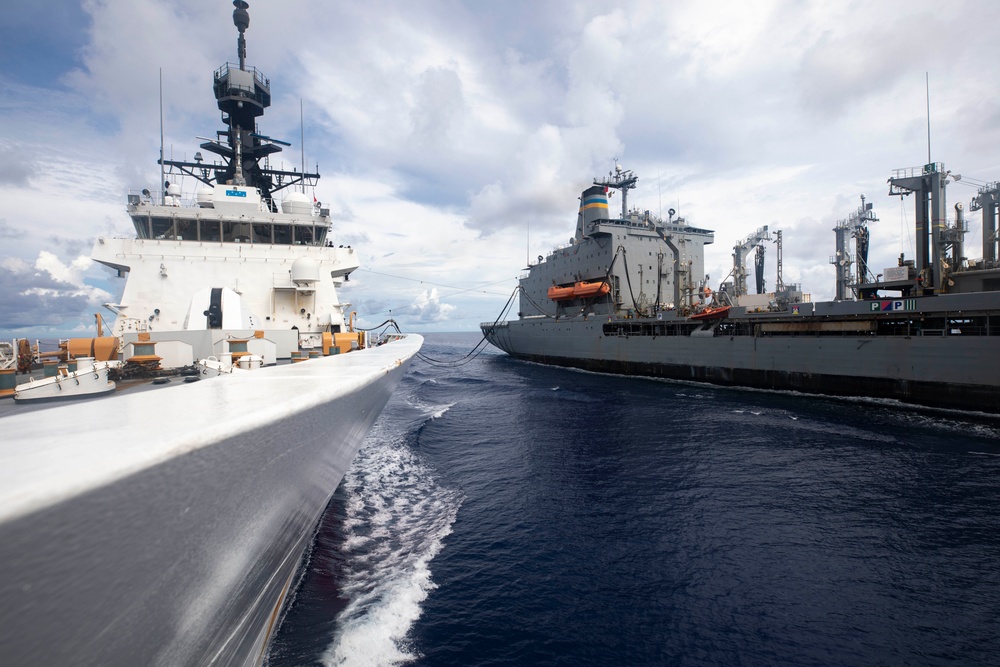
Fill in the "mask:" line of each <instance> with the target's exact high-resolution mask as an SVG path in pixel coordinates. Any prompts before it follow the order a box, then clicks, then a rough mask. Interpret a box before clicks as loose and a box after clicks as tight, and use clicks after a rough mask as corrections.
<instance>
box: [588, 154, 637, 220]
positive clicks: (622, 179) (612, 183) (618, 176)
mask: <svg viewBox="0 0 1000 667" xmlns="http://www.w3.org/2000/svg"><path fill="white" fill-rule="evenodd" d="M638 180H639V177H638V176H636V175H635V174H634V173H633V172H632V170H631V169H622V166H621V165H620V164H618V160H615V169H614V171H611V172H608V175H607V177H606V178H602V179H601V180H598V179H596V178H595V179H594V185H603V186H604V187H606V188H614V189H615V190H620V191H621V193H622V220H624V219H626V218H627V217H628V191H629V190H632V189H634V188H635V184H636V182H637V181H638Z"/></svg>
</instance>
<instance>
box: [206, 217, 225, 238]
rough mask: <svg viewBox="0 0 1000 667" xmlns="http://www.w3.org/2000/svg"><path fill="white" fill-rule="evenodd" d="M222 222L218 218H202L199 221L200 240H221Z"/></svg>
mask: <svg viewBox="0 0 1000 667" xmlns="http://www.w3.org/2000/svg"><path fill="white" fill-rule="evenodd" d="M221 227H222V223H221V222H220V221H219V220H202V221H201V240H202V241H215V242H218V241H221V240H222V229H221Z"/></svg>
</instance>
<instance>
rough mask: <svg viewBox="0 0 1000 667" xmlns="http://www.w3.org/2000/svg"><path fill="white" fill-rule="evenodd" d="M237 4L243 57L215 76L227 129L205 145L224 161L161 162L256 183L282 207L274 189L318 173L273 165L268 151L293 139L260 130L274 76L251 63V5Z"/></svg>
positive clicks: (204, 175) (204, 177)
mask: <svg viewBox="0 0 1000 667" xmlns="http://www.w3.org/2000/svg"><path fill="white" fill-rule="evenodd" d="M233 6H234V7H235V9H234V10H233V24H234V25H235V26H236V29H237V31H239V36H238V37H237V40H236V56H237V60H238V63H226V64H224V65H222V66H221V67H220V68H219V69H217V70H216V71H215V74H214V76H213V90H214V92H215V99H216V103H217V104H218V107H219V111H221V112H222V122H223V123H224V124H225V126H226V129H225V130H219V131H218V132H216V133H215V134H216V138H215V139H207V140H205V141H204V143H202V144H201V146H200V148H202V149H203V150H206V151H209V152H210V153H215V154H216V155H218V156H219V157H220V158H222V161H221V162H216V163H215V164H212V165H210V164H207V163H204V162H202V161H201V160H199V159H197V158H196V160H195V161H194V162H186V161H181V160H165V159H163V157H162V156H161V158H160V161H159V162H160V164H161V165H166V166H169V167H171V172H173V171H174V169H176V170H177V171H179V172H180V173H182V174H185V175H187V176H192V177H193V178H195V179H197V180H199V181H201V182H202V183H204V184H206V185H208V186H212V185H215V184H230V185H248V186H250V187H255V188H257V189H258V190H259V191H260V194H261V197H262V198H263V199H264V200H265V201H267V202H269V205H270V207H271V210H277V208H276V204H275V203H274V201H273V195H274V193H275V192H277V191H278V190H281V189H283V188H286V187H289V186H292V185H298V184H300V183H301V184H303V185H304V186H305V185H309V186H312V185H315V184H316V181H317V180H318V179H319V173H315V172H314V173H306V171H305V168H304V166H303V170H302V171H301V172H300V171H298V170H292V171H284V170H279V169H271V168H270V167H269V166H268V165H267V159H266V158H268V156H270V155H272V154H274V153H279V152H280V151H281V147H282V146H290V145H291V144H289V143H288V142H286V141H280V140H278V139H272V138H271V137H268V136H265V135H263V134H260V133H258V132H257V119H258V118H259V117H261V116H263V115H264V110H265V109H267V107H269V106H271V80H270V79H268V78H267V77H266V76H264V73H263V72H261V71H260V70H259V69H257V68H256V67H253V66H252V65H247V40H246V31H247V30H248V29H249V27H250V13H249V12H248V11H247V10H248V9H249V7H250V5H249V4H248V3H247V2H246V1H245V0H233ZM203 139H204V138H203ZM198 157H200V156H198Z"/></svg>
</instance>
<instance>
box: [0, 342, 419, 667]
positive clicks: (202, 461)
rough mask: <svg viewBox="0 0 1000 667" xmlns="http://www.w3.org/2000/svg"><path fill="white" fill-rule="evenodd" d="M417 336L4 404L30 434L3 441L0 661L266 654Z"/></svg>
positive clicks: (235, 661) (16, 428)
mask: <svg viewBox="0 0 1000 667" xmlns="http://www.w3.org/2000/svg"><path fill="white" fill-rule="evenodd" d="M420 343H421V339H420V337H419V336H410V337H408V338H407V339H404V340H401V341H395V342H392V343H389V344H387V345H384V346H381V347H379V348H373V349H371V350H363V351H359V352H353V353H351V354H347V355H340V356H334V357H327V358H324V359H316V360H310V361H309V362H307V363H302V364H295V365H293V366H279V367H271V368H265V369H260V370H255V371H248V372H247V373H245V374H242V376H241V377H236V376H234V377H223V378H216V379H210V380H203V381H201V382H197V383H195V384H193V385H183V386H176V387H166V388H162V389H156V390H152V391H147V392H142V393H138V394H135V395H131V396H129V395H123V396H119V397H117V398H116V399H115V400H114V401H110V402H107V403H104V402H102V409H101V410H95V409H94V407H93V404H92V403H91V404H86V405H69V406H64V407H63V406H61V407H59V408H57V409H58V410H60V413H59V419H58V422H59V423H60V424H63V428H62V429H60V428H58V427H56V426H55V425H54V422H55V421H57V420H55V419H45V418H44V417H45V416H46V413H47V412H48V411H44V410H43V411H36V412H32V413H29V414H24V415H11V416H8V417H5V418H4V419H3V420H0V424H2V426H3V428H4V429H5V440H6V442H7V443H17V444H22V445H23V447H21V448H19V449H26V448H27V447H31V448H33V449H34V450H35V454H34V455H32V456H25V455H24V452H23V451H22V452H20V453H19V452H17V451H11V448H10V444H8V445H4V447H3V448H0V463H3V465H0V468H2V469H3V470H4V472H2V473H0V480H2V481H3V482H4V484H3V485H2V488H4V489H5V491H4V492H3V493H0V500H3V501H4V504H3V506H4V508H5V509H4V510H3V511H2V512H0V560H2V561H3V563H4V570H5V572H4V577H3V582H2V584H0V598H2V599H3V600H4V605H3V606H2V608H0V647H2V649H0V657H2V658H3V662H5V663H10V664H85V665H97V664H159V665H176V664H213V665H258V664H261V663H262V662H263V659H264V656H265V651H266V646H267V642H268V640H269V638H270V636H271V634H272V633H273V631H274V629H275V625H276V620H277V618H278V615H279V609H280V606H281V604H282V602H283V600H284V599H285V598H286V596H287V594H288V590H289V586H290V584H291V583H292V581H293V579H294V574H295V572H296V570H297V568H298V566H299V563H300V560H301V556H302V554H303V552H304V550H305V549H306V548H307V547H308V545H309V542H310V539H311V537H312V533H313V530H314V527H315V524H316V521H317V520H318V518H319V516H320V514H321V512H322V510H323V508H324V507H325V506H326V504H327V502H328V501H329V498H330V496H331V495H332V493H333V491H334V490H335V489H336V486H337V484H339V482H340V479H341V478H342V477H343V475H344V473H345V471H346V469H347V467H348V466H349V465H350V463H351V461H352V460H353V458H354V456H355V454H356V452H357V450H358V448H359V447H360V446H361V443H362V441H363V440H364V437H365V435H366V434H367V432H368V430H369V428H370V427H371V425H372V424H373V423H374V421H375V419H376V418H377V417H378V414H379V413H380V411H381V409H382V408H383V407H384V405H385V404H386V402H387V401H388V399H389V396H390V395H391V393H392V391H393V389H394V388H395V386H396V385H397V384H398V382H399V380H400V379H401V377H402V375H403V374H404V372H405V370H406V367H407V365H408V362H409V360H410V358H412V356H413V354H415V352H416V351H417V350H418V349H419V347H420ZM88 412H89V413H97V414H99V415H101V416H102V417H103V418H100V419H95V418H92V417H88V416H87V415H88ZM112 412H114V413H115V415H116V418H110V416H111V413H112ZM47 424H51V425H47ZM66 424H74V425H75V427H74V428H73V429H72V430H71V431H68V432H67V430H66V426H65V425H66ZM60 431H61V432H60ZM150 441H152V442H150ZM109 443H110V444H109ZM4 450H7V451H4ZM88 451H89V452H90V454H88ZM19 454H20V455H19ZM53 461H61V462H56V463H53ZM111 462H114V463H115V464H116V465H111V466H109V465H108V464H109V463H111ZM8 464H9V465H8ZM74 471H76V472H78V473H79V474H74ZM18 477H20V478H21V479H22V481H21V482H17V481H15V478H18ZM25 478H27V480H28V481H27V482H25V481H24V479H25Z"/></svg>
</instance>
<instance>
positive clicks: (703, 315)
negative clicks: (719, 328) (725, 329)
mask: <svg viewBox="0 0 1000 667" xmlns="http://www.w3.org/2000/svg"><path fill="white" fill-rule="evenodd" d="M729 308H730V306H719V307H718V308H712V307H711V306H709V307H708V308H706V309H705V310H703V311H701V312H700V313H696V314H694V315H692V316H691V319H692V320H720V319H722V318H723V317H726V316H727V315H728V314H729Z"/></svg>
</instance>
